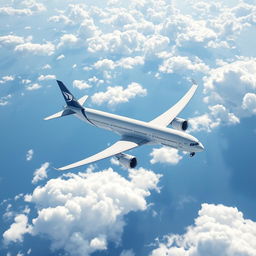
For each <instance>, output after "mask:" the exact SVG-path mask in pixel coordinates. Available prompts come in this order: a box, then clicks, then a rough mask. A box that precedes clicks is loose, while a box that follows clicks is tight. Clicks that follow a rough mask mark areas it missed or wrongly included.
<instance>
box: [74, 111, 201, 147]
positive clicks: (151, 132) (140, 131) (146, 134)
mask: <svg viewBox="0 0 256 256" xmlns="http://www.w3.org/2000/svg"><path fill="white" fill-rule="evenodd" d="M74 111H75V112H76V114H75V115H76V116H77V117H78V118H79V119H81V120H83V121H85V122H87V123H90V124H92V125H95V126H97V127H100V128H103V129H106V130H110V131H113V132H115V133H118V134H119V135H121V136H127V137H133V138H136V139H138V140H141V141H144V142H145V141H146V142H147V143H148V144H162V145H164V146H168V147H172V148H176V149H178V150H183V151H187V152H200V151H203V149H204V147H203V145H202V144H201V143H200V141H199V140H198V139H196V138H195V137H193V136H192V135H190V134H187V133H185V132H182V131H178V130H174V129H171V128H168V127H160V126H156V125H152V124H150V123H147V122H143V121H139V120H136V119H132V118H128V117H124V116H119V115H114V114H110V113H107V112H103V111H99V110H95V109H90V108H85V109H84V113H83V111H81V110H77V109H74Z"/></svg>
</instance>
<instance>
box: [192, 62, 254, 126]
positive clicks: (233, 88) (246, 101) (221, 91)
mask: <svg viewBox="0 0 256 256" xmlns="http://www.w3.org/2000/svg"><path fill="white" fill-rule="evenodd" d="M237 58H238V59H237V60H235V61H233V62H231V63H228V62H223V61H222V62H220V61H218V64H219V65H220V67H217V68H215V69H211V70H210V71H209V73H208V75H207V76H205V77H204V78H203V80H204V94H205V95H206V96H205V97H204V102H205V103H207V104H209V107H208V108H209V112H208V113H205V114H202V115H200V116H197V117H194V118H192V119H191V120H190V121H191V122H190V124H191V127H192V130H207V131H211V130H212V129H213V128H215V127H218V126H220V125H231V124H237V123H239V122H240V119H241V118H243V117H248V116H251V115H254V114H255V91H256V79H255V77H254V75H253V74H254V73H255V72H256V59H255V58H246V57H237Z"/></svg>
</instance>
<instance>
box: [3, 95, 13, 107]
mask: <svg viewBox="0 0 256 256" xmlns="http://www.w3.org/2000/svg"><path fill="white" fill-rule="evenodd" d="M11 97H12V95H11V94H8V95H6V96H3V97H1V98H0V106H5V105H7V104H8V103H9V101H8V100H9V99H10V98H11Z"/></svg>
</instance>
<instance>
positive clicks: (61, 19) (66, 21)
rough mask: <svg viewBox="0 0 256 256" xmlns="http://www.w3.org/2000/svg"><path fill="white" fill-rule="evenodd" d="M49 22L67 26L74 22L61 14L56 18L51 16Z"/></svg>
mask: <svg viewBox="0 0 256 256" xmlns="http://www.w3.org/2000/svg"><path fill="white" fill-rule="evenodd" d="M48 21H49V22H55V23H63V24H65V25H72V24H73V22H72V20H71V19H69V18H68V17H67V16H65V15H63V14H61V15H56V16H51V17H50V18H49V19H48Z"/></svg>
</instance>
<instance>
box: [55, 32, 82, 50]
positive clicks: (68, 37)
mask: <svg viewBox="0 0 256 256" xmlns="http://www.w3.org/2000/svg"><path fill="white" fill-rule="evenodd" d="M77 43H78V38H77V37H76V36H75V35H73V34H65V35H63V36H62V37H61V38H60V43H59V44H58V47H62V46H66V47H75V46H76V44H77Z"/></svg>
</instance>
